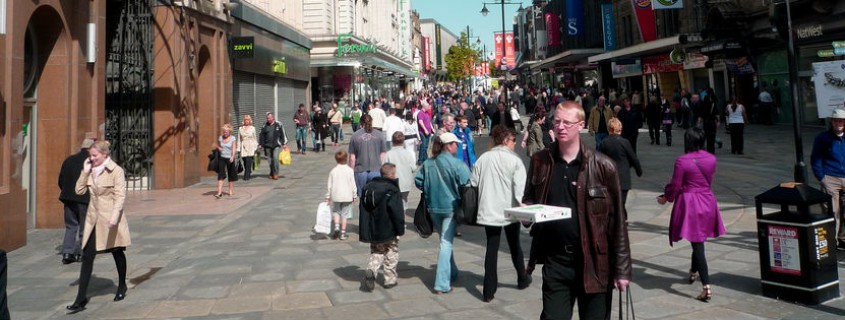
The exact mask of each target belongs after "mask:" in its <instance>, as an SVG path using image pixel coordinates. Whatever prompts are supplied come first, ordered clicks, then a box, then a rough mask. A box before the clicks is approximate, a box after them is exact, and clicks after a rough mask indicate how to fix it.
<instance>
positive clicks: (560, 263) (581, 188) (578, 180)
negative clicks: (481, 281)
mask: <svg viewBox="0 0 845 320" xmlns="http://www.w3.org/2000/svg"><path fill="white" fill-rule="evenodd" d="M554 119H555V120H554V123H555V125H554V133H555V135H556V136H557V142H555V143H554V144H553V145H552V146H551V147H549V148H546V149H544V150H542V151H540V152H537V153H535V154H534V155H533V156H532V157H531V166H530V167H529V171H528V181H529V183H528V184H526V186H525V193H524V196H523V198H522V200H523V203H525V204H547V205H552V206H558V207H565V208H569V210H571V214H570V215H569V216H568V217H566V218H563V219H560V220H554V221H547V222H543V223H536V224H534V225H533V226H532V228H531V236H532V237H533V239H532V242H531V255H530V258H529V259H528V267H527V268H526V271H527V272H528V273H531V272H532V271H533V270H534V266H535V264H544V266H543V312H542V314H541V315H540V318H541V319H571V318H572V306H574V305H575V303H576V301H577V303H578V306H579V307H578V312H579V318H580V319H606V318H608V316H609V314H608V313H609V312H610V298H611V296H610V295H611V294H612V290H613V289H614V288H615V289H617V290H620V291H624V290H625V289H626V288H627V287H628V282H629V281H630V280H631V248H630V245H629V243H628V230H627V228H626V226H625V218H624V216H623V212H624V211H623V209H622V199H620V194H621V190H620V186H619V178H618V176H617V172H616V165H615V164H614V163H613V160H611V159H610V158H608V157H607V156H605V155H603V154H601V153H598V152H595V151H594V150H593V149H591V148H586V147H585V146H584V145H583V144H581V138H580V134H579V131H580V130H581V129H582V128H584V109H582V108H581V106H580V105H578V103H575V102H573V101H567V102H564V103H562V104H560V105H559V106H557V107H556V109H555V113H554Z"/></svg>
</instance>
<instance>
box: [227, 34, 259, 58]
mask: <svg viewBox="0 0 845 320" xmlns="http://www.w3.org/2000/svg"><path fill="white" fill-rule="evenodd" d="M254 47H255V37H232V38H231V39H229V55H230V56H231V58H232V59H250V58H252V57H253V54H254V53H253V52H254V51H253V49H254Z"/></svg>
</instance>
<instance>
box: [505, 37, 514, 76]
mask: <svg viewBox="0 0 845 320" xmlns="http://www.w3.org/2000/svg"><path fill="white" fill-rule="evenodd" d="M513 40H514V39H513V32H508V33H505V59H507V62H506V63H505V65H506V66H507V67H508V69H513V68H516V53H515V50H514V41H513Z"/></svg>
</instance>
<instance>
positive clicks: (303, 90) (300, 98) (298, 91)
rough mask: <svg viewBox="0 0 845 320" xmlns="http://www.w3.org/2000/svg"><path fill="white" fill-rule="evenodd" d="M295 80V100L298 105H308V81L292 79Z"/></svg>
mask: <svg viewBox="0 0 845 320" xmlns="http://www.w3.org/2000/svg"><path fill="white" fill-rule="evenodd" d="M291 82H293V102H294V103H295V104H296V106H297V107H298V106H299V104H300V103H302V104H305V106H306V107H308V91H307V89H308V82H303V81H291Z"/></svg>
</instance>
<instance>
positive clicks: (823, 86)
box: [813, 60, 845, 118]
mask: <svg viewBox="0 0 845 320" xmlns="http://www.w3.org/2000/svg"><path fill="white" fill-rule="evenodd" d="M813 84H814V85H815V87H816V106H817V109H818V116H819V118H827V117H829V116H830V115H831V114H832V113H833V109H834V108H836V107H845V60H837V61H825V62H816V63H813Z"/></svg>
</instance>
